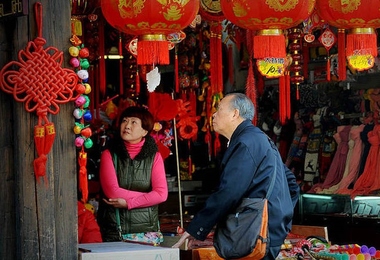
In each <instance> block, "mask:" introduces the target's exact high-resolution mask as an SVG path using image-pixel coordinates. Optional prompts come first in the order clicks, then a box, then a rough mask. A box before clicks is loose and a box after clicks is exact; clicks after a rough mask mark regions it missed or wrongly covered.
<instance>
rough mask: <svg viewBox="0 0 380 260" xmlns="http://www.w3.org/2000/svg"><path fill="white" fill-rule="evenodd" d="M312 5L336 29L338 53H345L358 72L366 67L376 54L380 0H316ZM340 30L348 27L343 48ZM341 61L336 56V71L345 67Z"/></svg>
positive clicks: (379, 22) (371, 64) (342, 35)
mask: <svg viewBox="0 0 380 260" xmlns="http://www.w3.org/2000/svg"><path fill="white" fill-rule="evenodd" d="M316 8H317V10H318V13H319V16H320V18H321V19H323V20H325V21H326V22H327V23H328V24H329V25H331V26H334V27H337V28H338V29H339V34H338V55H339V54H340V56H342V54H344V53H345V56H346V58H347V60H348V62H349V63H350V65H351V66H352V67H353V68H355V69H357V70H359V71H362V70H367V69H370V68H371V67H372V66H373V65H374V57H376V56H377V36H376V31H375V29H376V28H379V27H380V19H379V17H380V1H377V0H365V1H364V0H349V1H340V0H318V1H317V4H316ZM342 30H348V34H347V37H346V46H345V47H346V51H344V45H340V44H339V42H341V43H342V42H343V41H344V36H345V33H344V31H342ZM339 46H340V47H339ZM341 62H342V64H341ZM343 62H344V63H343ZM345 63H346V62H345V59H342V58H339V70H340V71H341V69H343V68H344V71H345V70H346V69H345V67H346V66H345ZM340 71H339V73H340ZM344 71H343V72H344ZM339 77H340V75H339ZM340 79H341V77H340Z"/></svg>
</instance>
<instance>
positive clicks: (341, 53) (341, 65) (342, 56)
mask: <svg viewBox="0 0 380 260" xmlns="http://www.w3.org/2000/svg"><path fill="white" fill-rule="evenodd" d="M338 76H339V80H346V78H347V69H346V34H345V32H344V29H338Z"/></svg>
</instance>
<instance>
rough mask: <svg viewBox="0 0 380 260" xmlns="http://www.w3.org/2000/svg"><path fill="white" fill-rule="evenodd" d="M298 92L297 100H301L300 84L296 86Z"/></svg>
mask: <svg viewBox="0 0 380 260" xmlns="http://www.w3.org/2000/svg"><path fill="white" fill-rule="evenodd" d="M296 87H297V90H296V99H297V100H300V89H299V84H296Z"/></svg>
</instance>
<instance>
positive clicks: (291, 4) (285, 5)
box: [265, 0, 299, 12]
mask: <svg viewBox="0 0 380 260" xmlns="http://www.w3.org/2000/svg"><path fill="white" fill-rule="evenodd" d="M298 2H299V1H298V0H280V1H278V0H266V1H265V3H266V4H267V5H268V6H269V8H271V9H274V10H275V11H276V12H284V11H286V12H288V11H290V10H292V9H294V8H295V7H296V6H297V5H298Z"/></svg>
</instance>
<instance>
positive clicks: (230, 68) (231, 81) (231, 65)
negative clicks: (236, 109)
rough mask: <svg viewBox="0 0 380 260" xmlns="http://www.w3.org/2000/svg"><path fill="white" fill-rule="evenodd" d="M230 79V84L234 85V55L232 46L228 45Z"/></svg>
mask: <svg viewBox="0 0 380 260" xmlns="http://www.w3.org/2000/svg"><path fill="white" fill-rule="evenodd" d="M228 61H229V62H228V78H229V82H230V84H231V85H232V84H234V80H235V79H234V63H233V53H232V44H229V45H228Z"/></svg>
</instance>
